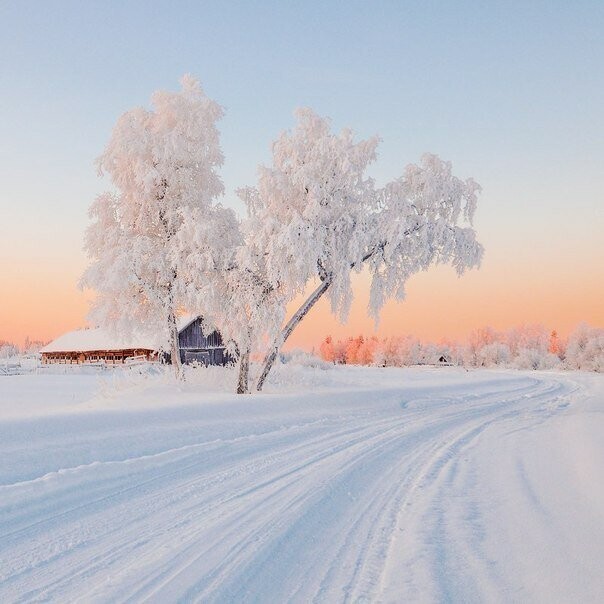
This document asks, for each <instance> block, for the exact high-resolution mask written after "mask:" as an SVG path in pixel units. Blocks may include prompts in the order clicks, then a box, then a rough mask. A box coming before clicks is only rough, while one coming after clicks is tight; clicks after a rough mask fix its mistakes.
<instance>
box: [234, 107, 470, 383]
mask: <svg viewBox="0 0 604 604" xmlns="http://www.w3.org/2000/svg"><path fill="white" fill-rule="evenodd" d="M296 115H297V120H298V122H297V125H296V127H295V129H294V130H293V131H291V132H285V133H283V134H282V135H281V136H280V137H279V138H278V139H277V141H276V142H275V143H274V145H273V158H272V165H271V166H269V167H261V168H260V172H259V179H258V184H257V187H256V188H252V189H250V188H248V189H245V190H243V191H241V197H242V199H243V200H244V201H245V202H246V203H247V205H248V209H249V213H250V216H251V221H252V222H253V223H254V224H255V231H256V233H257V234H256V239H257V243H258V245H259V246H260V247H261V249H263V250H265V261H266V269H267V273H266V274H267V279H268V281H269V282H271V283H274V282H279V283H281V284H284V287H285V288H287V291H286V292H285V295H286V296H289V297H290V298H293V297H294V296H295V295H296V294H300V293H301V292H303V291H305V290H306V288H307V287H308V286H309V284H311V283H313V282H314V283H316V284H317V285H316V287H315V289H314V290H313V291H312V293H311V294H310V295H309V296H308V297H307V298H306V299H305V300H304V302H303V303H302V305H301V306H300V307H299V308H298V309H297V310H296V311H295V312H294V313H293V315H292V316H291V317H290V319H289V320H288V321H287V323H286V324H285V325H284V327H283V328H282V330H281V332H280V334H279V335H278V337H277V338H276V339H275V341H274V342H273V344H272V346H271V348H270V350H269V352H268V354H267V356H266V358H265V361H264V363H263V369H262V373H261V375H260V378H259V381H258V384H257V388H258V390H260V389H261V388H262V385H263V383H264V380H265V379H266V377H267V375H268V373H269V371H270V369H271V367H272V365H273V362H274V361H275V359H276V358H277V354H278V351H279V349H280V347H281V345H282V344H283V343H284V342H285V341H286V340H287V338H288V337H289V336H290V335H291V333H292V332H293V331H294V329H295V328H296V326H297V325H298V324H299V322H300V321H301V320H302V319H303V318H304V316H305V315H306V314H307V313H308V311H309V310H310V309H311V308H312V307H313V306H314V305H315V304H316V302H317V301H318V300H319V299H320V298H321V297H322V296H324V295H326V296H327V298H328V299H329V301H330V303H331V308H332V310H333V312H334V313H335V314H336V315H337V316H338V317H339V318H340V319H341V320H344V319H345V318H346V316H347V313H348V310H349V308H350V305H351V302H352V296H353V293H352V287H351V273H353V272H360V271H361V270H363V269H364V268H366V269H367V270H368V272H369V274H370V276H371V296H370V308H369V310H370V312H371V314H372V315H373V316H374V317H375V318H376V319H377V317H378V315H379V312H380V310H381V308H382V306H383V304H384V302H385V301H386V299H388V298H390V297H394V298H395V299H397V300H402V299H403V298H404V295H405V284H406V282H407V280H408V278H409V277H410V276H411V275H413V274H414V273H416V272H418V271H420V270H424V269H427V268H428V267H429V266H430V265H432V264H434V263H450V264H452V265H453V266H454V267H455V268H456V270H457V271H458V273H459V274H461V273H463V272H464V271H465V270H466V269H467V268H470V267H473V266H477V265H478V264H479V262H480V259H481V256H482V246H481V245H480V244H478V243H477V242H476V239H475V233H474V230H473V229H472V228H471V221H472V217H473V215H474V211H475V208H476V196H477V192H478V190H479V186H478V185H477V184H476V183H475V182H474V181H473V180H471V179H468V180H465V181H463V180H460V179H459V178H456V177H455V176H453V174H452V171H451V164H450V163H448V162H444V161H442V160H441V159H439V158H438V157H437V156H435V155H425V156H424V157H423V158H422V161H421V163H420V165H410V166H408V167H407V168H406V170H405V172H404V174H403V175H402V176H401V177H400V178H398V179H396V180H394V181H393V182H390V183H388V184H387V185H386V186H385V187H383V188H376V186H375V183H374V181H373V180H372V179H371V178H369V177H368V176H367V175H366V171H367V168H368V166H369V165H370V163H372V162H373V161H374V160H375V159H376V148H377V145H378V142H379V140H378V138H377V137H372V138H369V139H367V140H362V141H359V142H356V141H355V140H354V137H353V133H352V132H351V131H350V130H343V131H342V132H341V133H339V134H334V133H332V132H331V129H330V124H329V122H328V121H327V120H326V119H323V118H321V117H319V116H318V115H316V114H315V113H313V112H312V111H311V110H309V109H301V110H299V111H298V112H297V114H296ZM464 222H466V223H468V226H462V224H461V223H464Z"/></svg>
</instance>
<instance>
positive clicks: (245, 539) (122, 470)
mask: <svg viewBox="0 0 604 604" xmlns="http://www.w3.org/2000/svg"><path fill="white" fill-rule="evenodd" d="M281 374H282V375H287V378H288V379H290V380H293V381H294V383H295V386H290V387H288V388H286V387H284V386H279V385H275V384H273V385H272V392H269V393H267V394H265V395H261V396H248V397H236V396H234V395H230V394H226V393H225V392H220V390H221V387H220V381H221V380H223V379H225V378H224V375H223V374H220V373H218V372H214V374H212V379H211V380H210V381H211V382H212V383H213V384H214V386H213V387H211V388H209V389H208V388H206V387H204V386H202V385H201V384H200V383H198V382H197V381H196V380H190V381H189V382H188V383H187V384H186V385H185V386H183V387H180V388H175V387H174V386H173V385H170V384H169V383H164V382H162V380H161V379H159V378H157V377H154V378H150V379H143V378H136V379H134V378H127V377H123V376H122V377H120V376H119V374H116V377H114V378H113V380H107V378H106V377H102V376H98V375H23V376H9V377H6V376H5V377H0V485H1V486H0V601H1V602H13V601H32V600H34V601H56V602H73V601H81V602H95V601H101V602H121V601H142V600H144V601H153V602H162V603H165V602H173V601H177V600H181V601H186V602H190V601H203V602H241V601H252V602H283V601H294V602H310V601H317V602H340V601H352V602H359V601H360V602H363V601H371V602H374V601H376V602H443V601H450V602H484V601H488V602H528V601H531V602H571V601H572V602H578V601H580V602H598V601H599V602H601V601H603V599H604V573H603V572H602V561H603V560H604V438H603V435H604V376H602V375H596V374H593V375H590V374H580V373H564V374H562V373H545V372H544V373H536V372H533V373H521V372H512V371H509V372H506V371H474V372H466V371H464V370H459V369H456V368H438V369H423V370H422V369H392V370H381V369H369V368H337V369H333V370H328V371H321V370H319V369H311V368H300V367H294V368H291V369H282V370H281ZM230 377H231V376H229V379H230ZM222 390H224V388H222Z"/></svg>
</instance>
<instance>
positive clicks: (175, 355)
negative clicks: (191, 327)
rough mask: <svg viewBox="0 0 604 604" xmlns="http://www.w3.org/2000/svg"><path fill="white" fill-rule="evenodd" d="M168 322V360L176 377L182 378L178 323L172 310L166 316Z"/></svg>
mask: <svg viewBox="0 0 604 604" xmlns="http://www.w3.org/2000/svg"><path fill="white" fill-rule="evenodd" d="M168 322H169V324H170V360H171V361H172V367H174V372H175V374H176V379H179V380H182V379H183V378H184V373H183V370H182V363H181V361H180V346H179V344H178V325H177V323H176V315H175V314H174V313H173V312H171V313H170V315H169V316H168Z"/></svg>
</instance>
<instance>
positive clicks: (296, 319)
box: [256, 277, 332, 391]
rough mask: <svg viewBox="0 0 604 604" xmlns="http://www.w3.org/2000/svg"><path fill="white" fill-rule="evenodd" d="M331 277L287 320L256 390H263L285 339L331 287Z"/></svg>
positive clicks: (263, 366) (266, 358)
mask: <svg viewBox="0 0 604 604" xmlns="http://www.w3.org/2000/svg"><path fill="white" fill-rule="evenodd" d="M331 281H332V280H331V278H329V277H327V278H326V279H325V281H323V282H322V283H321V285H319V287H317V289H315V291H314V292H313V293H312V294H311V295H310V296H309V297H308V298H307V299H306V301H305V302H304V304H302V306H300V308H299V309H298V310H297V311H296V312H295V313H294V315H293V316H292V318H291V319H290V320H289V321H288V322H287V325H286V326H285V327H284V328H283V329H282V331H281V334H280V335H279V338H278V339H277V340H276V341H275V342H274V344H273V347H272V349H271V351H270V352H269V353H267V355H266V356H265V357H264V362H263V365H262V373H261V374H260V377H259V378H258V384H256V390H258V391H260V390H262V386H264V382H265V381H266V378H267V377H268V374H269V373H270V370H271V368H272V366H273V364H274V362H275V360H276V359H277V355H278V354H279V350H280V349H281V346H283V344H285V341H286V340H287V338H289V336H290V335H291V333H292V331H294V329H295V328H296V326H297V325H298V323H300V321H302V319H303V318H304V317H305V316H306V315H307V314H308V311H309V310H310V309H311V308H312V307H313V306H314V305H315V304H316V303H317V302H318V300H319V299H320V298H321V296H322V295H323V294H324V293H325V292H326V291H327V290H328V289H329V286H330V285H331Z"/></svg>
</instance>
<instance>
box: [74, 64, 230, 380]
mask: <svg viewBox="0 0 604 604" xmlns="http://www.w3.org/2000/svg"><path fill="white" fill-rule="evenodd" d="M152 105H153V109H152V110H147V109H144V108H142V107H139V108H136V109H133V110H131V111H128V112H127V113H125V114H124V115H122V116H121V117H120V118H119V120H118V122H117V124H116V126H115V128H114V129H113V133H112V135H111V138H110V140H109V143H108V145H107V147H106V149H105V151H104V153H103V155H101V157H100V158H99V160H98V165H99V172H100V173H101V174H103V173H106V174H108V175H109V177H110V179H111V182H112V184H113V185H114V186H115V188H116V190H117V191H116V192H115V193H104V194H102V195H101V196H99V197H98V198H97V200H96V201H95V202H94V203H93V205H92V207H91V209H90V217H91V218H92V220H93V223H92V225H91V226H90V227H89V228H88V232H87V235H86V250H87V252H88V255H89V257H90V258H91V260H92V264H91V265H90V267H89V268H88V269H87V270H86V272H85V273H84V276H83V277H82V281H81V283H82V286H85V287H91V288H92V289H94V290H96V292H97V298H96V301H95V303H94V306H93V309H92V312H91V315H90V316H91V318H92V319H93V320H94V321H95V322H96V323H100V324H102V325H106V326H107V327H108V328H110V329H111V330H113V331H116V332H118V333H126V334H127V333H131V332H132V330H137V331H139V332H148V333H151V334H154V335H156V336H157V337H158V344H159V345H160V346H161V348H162V349H165V350H169V351H170V355H171V359H172V364H173V365H174V367H175V370H176V372H177V374H180V353H179V347H178V327H177V317H178V313H179V311H180V310H181V308H182V305H183V300H184V290H185V287H186V281H185V279H184V275H183V273H182V272H181V267H180V266H179V258H181V257H182V255H183V253H182V249H179V248H180V246H181V245H182V242H183V239H182V237H179V232H180V231H181V230H182V229H183V228H184V227H185V226H186V225H187V223H189V222H191V221H196V222H198V223H201V224H203V223H206V222H211V220H212V218H213V214H212V212H213V211H214V209H213V202H214V200H215V199H216V197H217V196H219V195H221V194H222V192H223V184H222V181H221V179H220V177H219V175H218V174H217V172H216V170H217V168H219V167H220V166H221V165H222V163H223V155H222V151H221V149H220V144H219V133H218V129H217V127H216V123H217V121H218V120H219V119H220V118H221V117H222V114H223V111H222V108H221V107H220V106H219V105H218V104H217V103H215V102H214V101H213V100H211V99H209V98H208V97H207V96H206V95H205V94H204V92H203V91H202V89H201V88H200V86H199V84H198V82H197V81H196V80H195V79H193V78H192V77H190V76H185V77H184V78H183V79H182V89H181V91H180V92H177V93H172V92H156V93H155V94H154V95H153V97H152ZM205 235H206V237H207V238H212V239H213V240H214V241H213V242H212V243H211V244H210V245H208V246H206V247H205V248H204V249H210V250H214V249H215V243H216V240H215V236H214V233H213V232H212V231H210V230H207V231H206V232H205ZM219 249H220V248H219Z"/></svg>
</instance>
